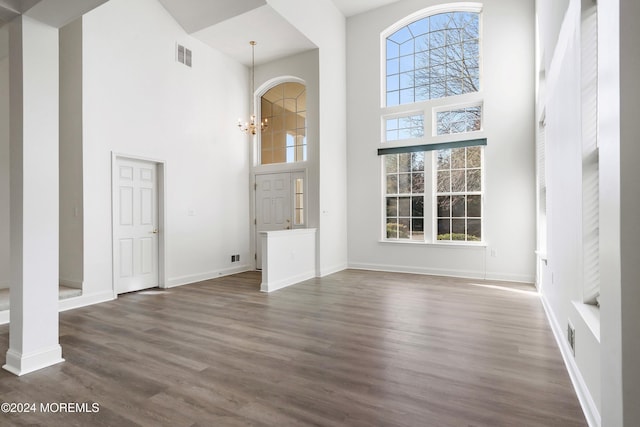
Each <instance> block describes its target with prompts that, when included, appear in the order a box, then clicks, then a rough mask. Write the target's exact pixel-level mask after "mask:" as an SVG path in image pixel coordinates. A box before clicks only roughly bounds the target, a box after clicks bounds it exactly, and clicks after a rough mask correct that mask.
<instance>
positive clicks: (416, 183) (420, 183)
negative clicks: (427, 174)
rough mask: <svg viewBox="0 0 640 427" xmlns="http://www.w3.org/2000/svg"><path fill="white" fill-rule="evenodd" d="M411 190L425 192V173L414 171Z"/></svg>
mask: <svg viewBox="0 0 640 427" xmlns="http://www.w3.org/2000/svg"><path fill="white" fill-rule="evenodd" d="M411 192H412V193H414V194H415V193H424V173H413V174H412V177H411Z"/></svg>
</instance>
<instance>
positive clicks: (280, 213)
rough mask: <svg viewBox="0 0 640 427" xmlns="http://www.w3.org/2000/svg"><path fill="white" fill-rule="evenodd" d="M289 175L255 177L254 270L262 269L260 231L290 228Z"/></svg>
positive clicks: (275, 174) (277, 174)
mask: <svg viewBox="0 0 640 427" xmlns="http://www.w3.org/2000/svg"><path fill="white" fill-rule="evenodd" d="M292 212H293V209H292V208H291V174H290V173H289V172H286V173H273V174H268V175H256V268H258V269H261V268H262V238H261V235H260V232H261V231H274V230H287V229H290V228H291V227H292V224H291V214H292Z"/></svg>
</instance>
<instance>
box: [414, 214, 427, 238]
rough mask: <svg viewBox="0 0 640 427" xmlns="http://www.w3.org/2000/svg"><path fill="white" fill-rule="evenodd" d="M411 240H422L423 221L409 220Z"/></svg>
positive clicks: (417, 219) (420, 219)
mask: <svg viewBox="0 0 640 427" xmlns="http://www.w3.org/2000/svg"><path fill="white" fill-rule="evenodd" d="M411 239H412V240H424V219H423V218H414V219H412V220H411Z"/></svg>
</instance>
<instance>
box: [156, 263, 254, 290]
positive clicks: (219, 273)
mask: <svg viewBox="0 0 640 427" xmlns="http://www.w3.org/2000/svg"><path fill="white" fill-rule="evenodd" d="M249 270H253V268H251V267H250V266H249V265H247V264H244V265H241V266H238V267H233V268H225V269H221V270H215V271H210V272H208V273H200V274H191V275H188V276H179V277H172V278H170V279H167V281H166V283H165V285H164V286H161V287H164V288H175V287H176V286H183V285H190V284H193V283H197V282H202V281H203V280H211V279H216V278H218V277H224V276H230V275H232V274H238V273H244V272H245V271H249Z"/></svg>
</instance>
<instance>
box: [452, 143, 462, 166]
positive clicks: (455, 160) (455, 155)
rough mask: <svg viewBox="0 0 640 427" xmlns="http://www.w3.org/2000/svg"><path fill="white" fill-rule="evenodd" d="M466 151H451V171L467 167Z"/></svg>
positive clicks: (457, 149) (456, 149) (460, 149)
mask: <svg viewBox="0 0 640 427" xmlns="http://www.w3.org/2000/svg"><path fill="white" fill-rule="evenodd" d="M464 160H465V149H464V148H454V149H452V150H451V169H461V168H464V166H465V162H464Z"/></svg>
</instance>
